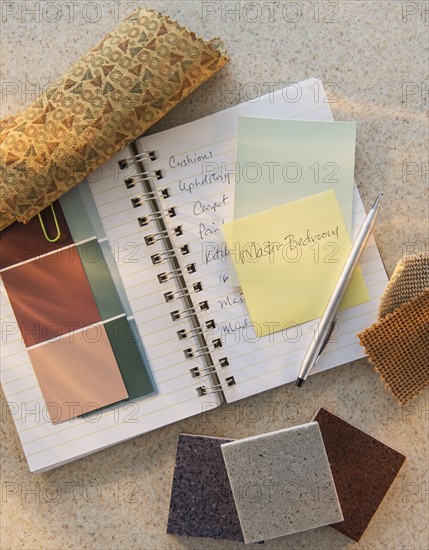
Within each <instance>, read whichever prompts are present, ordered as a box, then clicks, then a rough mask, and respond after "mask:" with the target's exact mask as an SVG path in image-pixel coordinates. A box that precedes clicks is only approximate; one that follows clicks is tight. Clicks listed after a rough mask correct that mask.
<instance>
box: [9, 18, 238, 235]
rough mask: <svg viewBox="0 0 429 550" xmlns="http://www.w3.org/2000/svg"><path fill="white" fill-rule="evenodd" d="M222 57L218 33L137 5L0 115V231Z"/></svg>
mask: <svg viewBox="0 0 429 550" xmlns="http://www.w3.org/2000/svg"><path fill="white" fill-rule="evenodd" d="M227 62H228V57H227V56H226V55H225V53H224V52H223V46H222V43H221V42H220V40H218V39H214V40H212V41H210V42H205V41H204V40H202V39H200V38H197V37H196V36H195V34H194V33H193V32H191V31H189V30H188V29H186V28H184V27H182V26H180V25H179V24H178V23H177V22H175V21H172V20H171V19H169V18H168V17H166V16H164V15H162V14H161V13H157V12H155V11H148V10H145V9H138V10H136V11H135V12H134V13H133V14H131V15H130V16H129V17H128V18H127V19H125V21H123V23H122V24H121V25H120V26H119V27H117V28H116V29H115V30H113V31H112V32H111V33H109V34H108V35H107V36H106V37H105V38H104V39H103V40H102V42H101V43H100V44H98V45H97V46H96V47H95V48H93V49H92V50H91V51H89V52H88V53H87V54H86V55H85V56H84V57H83V58H82V59H81V60H80V61H79V62H77V63H76V64H75V65H74V66H73V67H71V69H69V71H68V72H67V73H66V74H65V75H64V76H63V77H62V78H60V79H59V80H58V81H57V82H56V83H55V84H54V85H52V86H50V87H49V89H48V90H47V91H46V92H45V93H44V94H43V95H42V96H41V97H40V98H38V99H37V100H36V101H35V102H34V103H33V104H32V105H30V106H29V107H28V108H27V109H25V111H23V112H22V113H21V114H19V115H17V116H15V117H10V118H8V119H5V120H3V121H1V122H0V144H1V145H0V148H1V155H0V169H1V172H2V174H1V196H0V230H1V229H4V228H5V227H7V226H8V225H10V224H11V223H12V222H14V221H15V220H17V221H21V222H27V221H29V220H30V219H31V218H32V217H34V216H35V215H36V214H37V213H39V212H40V211H42V210H43V209H44V208H46V207H47V206H49V204H51V203H52V202H53V201H55V200H56V199H58V198H59V197H60V196H61V195H62V194H63V193H65V192H66V191H68V190H69V189H70V188H71V187H73V186H74V185H76V184H78V183H79V182H81V181H82V180H83V179H84V178H85V176H87V175H88V174H90V173H92V172H93V171H94V170H96V169H97V168H98V167H99V166H101V165H102V164H103V163H104V162H106V161H107V160H108V159H109V158H111V157H112V156H113V155H114V154H115V153H116V152H117V151H119V150H121V149H122V148H123V147H125V146H126V145H128V144H129V143H130V142H131V141H133V140H134V139H135V138H137V137H138V136H140V135H141V134H142V133H143V132H145V131H146V130H147V129H148V128H149V127H150V126H152V125H153V124H154V123H155V122H157V121H158V120H159V119H160V118H161V117H162V116H164V115H165V114H166V113H167V112H168V111H169V110H170V109H172V108H173V107H174V106H175V105H177V103H179V102H180V101H181V100H182V99H184V98H185V97H186V96H188V95H189V94H190V93H191V92H192V91H194V90H195V89H196V88H197V87H198V86H199V85H200V84H202V83H203V82H204V81H205V80H206V79H207V78H209V77H210V76H212V75H213V74H214V73H215V72H216V71H218V70H219V69H220V68H221V67H223V66H224V65H225V64H226V63H227Z"/></svg>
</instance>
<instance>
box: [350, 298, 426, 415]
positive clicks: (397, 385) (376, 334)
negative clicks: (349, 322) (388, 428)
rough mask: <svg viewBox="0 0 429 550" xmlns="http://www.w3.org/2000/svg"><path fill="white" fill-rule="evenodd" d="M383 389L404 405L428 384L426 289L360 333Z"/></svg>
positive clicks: (361, 341)
mask: <svg viewBox="0 0 429 550" xmlns="http://www.w3.org/2000/svg"><path fill="white" fill-rule="evenodd" d="M359 339H360V343H361V345H362V346H364V347H365V352H366V354H367V355H368V358H369V360H370V362H371V363H372V364H373V365H374V368H375V370H376V371H377V372H378V373H379V374H380V376H381V378H382V380H384V382H385V385H386V388H388V389H389V390H390V391H391V392H392V393H393V395H394V396H395V397H396V398H397V399H398V401H399V403H400V404H401V405H403V404H404V403H407V401H410V399H412V398H413V397H415V396H416V395H418V394H419V393H420V392H422V391H423V390H424V389H425V388H426V387H427V386H428V385H429V290H426V291H425V292H423V293H422V294H419V295H418V296H417V297H416V298H414V299H413V300H410V301H409V302H406V303H405V304H403V305H402V306H401V307H398V308H396V309H395V310H394V312H393V313H389V314H388V315H386V317H384V318H383V319H381V320H379V321H377V322H376V323H374V324H373V325H372V326H370V327H369V328H368V329H366V330H364V331H363V332H361V333H360V334H359Z"/></svg>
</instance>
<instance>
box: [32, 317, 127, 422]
mask: <svg viewBox="0 0 429 550" xmlns="http://www.w3.org/2000/svg"><path fill="white" fill-rule="evenodd" d="M28 353H29V355H30V359H31V362H32V364H33V367H34V371H35V373H36V376H37V380H38V382H39V385H40V389H41V390H42V394H43V397H44V399H45V402H46V406H47V409H48V411H49V415H50V417H51V421H52V423H53V424H58V423H59V422H63V421H64V420H69V419H70V418H74V417H76V416H79V415H81V414H84V413H87V412H89V411H92V410H96V409H99V408H101V407H105V406H106V405H111V404H112V403H117V402H118V401H122V400H123V399H126V398H127V397H128V393H127V390H126V388H125V385H124V382H123V380H122V377H121V374H120V371H119V368H118V365H117V364H116V359H115V356H114V354H113V351H112V348H111V346H110V342H109V339H108V337H107V334H106V331H105V329H104V326H103V325H101V324H100V325H96V326H93V327H87V328H84V329H83V330H82V331H79V332H75V333H73V334H69V335H67V336H64V337H63V338H60V339H59V340H56V341H53V342H48V343H46V344H42V345H41V346H38V347H35V348H33V349H30V350H29V351H28Z"/></svg>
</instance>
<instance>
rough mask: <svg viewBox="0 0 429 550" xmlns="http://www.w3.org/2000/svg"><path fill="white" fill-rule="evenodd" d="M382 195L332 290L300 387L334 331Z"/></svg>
mask: <svg viewBox="0 0 429 550" xmlns="http://www.w3.org/2000/svg"><path fill="white" fill-rule="evenodd" d="M382 196H383V193H380V194H379V195H378V197H377V198H376V200H375V202H374V204H373V205H372V207H371V210H370V211H369V212H368V215H367V217H366V218H365V220H364V222H363V224H362V226H361V228H360V229H359V233H358V234H357V236H356V238H355V240H354V242H353V245H352V249H351V251H350V254H349V255H348V257H347V260H346V263H345V264H344V267H343V270H342V271H341V274H340V276H339V279H338V281H337V284H336V285H335V288H334V290H333V291H332V294H331V297H330V298H329V301H328V304H327V306H326V308H325V311H324V312H323V314H322V317H321V318H320V322H319V326H318V328H317V331H316V334H315V337H314V338H313V339H312V341H311V344H310V346H309V348H308V350H307V352H306V354H305V357H304V360H303V362H302V364H301V368H300V371H299V374H298V378H297V379H296V385H297V386H298V387H299V388H300V387H301V386H302V385H303V384H304V382H305V380H306V378H307V376H308V374H309V373H310V371H311V369H312V368H313V366H314V365H315V364H316V363H317V361H318V359H319V357H320V354H321V353H322V351H323V348H324V347H325V346H326V344H327V343H328V340H329V338H330V337H331V334H332V331H333V330H334V327H335V323H336V321H337V319H336V315H337V311H338V307H339V305H340V302H341V300H342V298H343V296H344V293H345V291H346V289H347V286H348V284H349V282H350V279H351V277H352V275H353V272H354V270H355V268H356V266H357V264H358V262H359V259H360V257H361V254H362V252H363V250H364V248H365V245H366V243H367V241H368V239H369V236H370V235H371V232H372V229H373V227H374V224H375V220H376V219H377V214H378V210H379V208H380V202H381V198H382Z"/></svg>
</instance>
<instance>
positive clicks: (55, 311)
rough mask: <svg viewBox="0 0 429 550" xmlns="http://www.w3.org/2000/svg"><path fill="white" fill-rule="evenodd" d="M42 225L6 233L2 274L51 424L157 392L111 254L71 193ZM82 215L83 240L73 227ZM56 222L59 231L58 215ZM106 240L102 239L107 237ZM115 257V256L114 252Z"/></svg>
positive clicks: (1, 251)
mask: <svg viewBox="0 0 429 550" xmlns="http://www.w3.org/2000/svg"><path fill="white" fill-rule="evenodd" d="M69 195H70V197H69V198H68V200H67V201H66V203H67V205H68V208H66V211H64V210H63V208H62V207H61V205H60V203H59V202H56V203H54V207H53V210H52V211H51V210H50V209H48V210H47V211H44V213H43V217H42V219H43V223H44V224H45V227H46V230H47V234H48V235H51V236H54V235H55V234H56V233H57V232H60V238H59V239H58V241H57V242H55V243H51V242H48V241H47V240H46V238H45V236H44V234H43V231H42V228H41V225H40V221H39V219H38V218H34V219H33V220H31V221H30V222H29V223H28V224H26V225H24V224H21V223H15V224H13V225H11V226H10V227H7V228H6V229H4V230H3V231H2V233H1V242H0V244H1V246H0V262H1V263H0V271H1V276H2V279H3V283H4V285H5V288H6V290H7V293H8V297H9V300H10V304H11V307H12V309H13V312H14V314H15V317H16V320H17V324H16V326H15V325H14V326H13V329H14V330H15V331H16V332H17V333H18V330H19V331H20V332H21V336H22V340H23V342H24V343H25V346H26V348H27V353H28V356H29V358H30V360H31V362H32V367H33V369H34V373H35V375H36V377H37V382H38V386H39V387H40V391H41V393H42V395H43V398H44V401H45V405H46V408H47V411H48V413H49V417H50V419H51V422H52V423H53V424H57V423H60V422H64V421H66V420H69V419H72V418H75V417H76V416H80V415H85V414H86V413H91V412H93V411H94V410H98V409H102V408H105V407H107V406H109V405H113V404H115V403H120V402H122V401H125V400H129V399H134V398H137V397H141V396H143V395H147V394H150V393H153V391H154V390H155V386H154V383H153V382H152V378H151V375H150V369H149V367H148V366H147V365H146V364H145V359H144V352H143V350H142V349H141V346H140V345H139V342H138V339H137V336H136V334H137V333H136V330H135V326H134V320H133V319H132V318H127V315H126V313H125V311H124V306H123V304H122V302H121V299H120V296H119V294H118V289H117V287H116V285H115V281H114V279H113V277H112V274H111V272H110V267H109V265H108V262H107V259H108V258H107V256H105V252H104V251H103V249H102V245H101V244H100V243H99V241H98V240H97V238H96V236H95V231H94V227H93V224H92V222H91V220H90V218H89V216H88V214H87V212H86V206H85V205H84V204H80V203H79V201H77V200H76V199H79V193H78V192H77V190H72V191H70V193H69ZM73 205H74V207H75V208H77V207H79V206H80V209H79V213H80V215H79V220H80V222H81V223H79V237H80V239H79V240H78V239H76V231H75V227H73V229H71V228H70V227H69V225H68V222H67V212H68V210H69V209H70V208H69V207H70V206H73ZM54 212H55V216H56V218H57V220H58V227H56V226H55V223H54V217H53V214H54ZM101 237H103V236H102V235H101ZM108 253H110V251H108Z"/></svg>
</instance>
